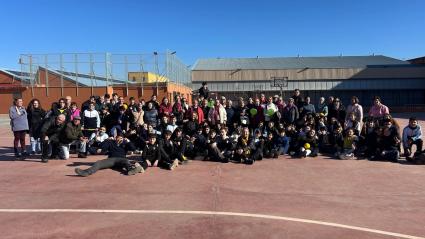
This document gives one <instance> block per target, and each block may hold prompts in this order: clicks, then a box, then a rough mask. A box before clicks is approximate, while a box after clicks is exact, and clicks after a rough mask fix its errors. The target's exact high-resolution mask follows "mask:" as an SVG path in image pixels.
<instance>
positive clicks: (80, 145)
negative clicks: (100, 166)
mask: <svg viewBox="0 0 425 239" xmlns="http://www.w3.org/2000/svg"><path fill="white" fill-rule="evenodd" d="M72 144H75V145H77V149H78V152H79V153H85V152H86V142H85V141H80V140H74V141H73V142H72V143H70V144H65V145H60V147H59V158H61V159H69V147H70V146H71V145H72Z"/></svg>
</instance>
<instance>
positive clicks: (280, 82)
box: [271, 77, 288, 88]
mask: <svg viewBox="0 0 425 239" xmlns="http://www.w3.org/2000/svg"><path fill="white" fill-rule="evenodd" d="M271 79H272V82H271V87H279V88H283V87H288V77H272V78H271Z"/></svg>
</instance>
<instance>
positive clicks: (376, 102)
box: [369, 96, 390, 119]
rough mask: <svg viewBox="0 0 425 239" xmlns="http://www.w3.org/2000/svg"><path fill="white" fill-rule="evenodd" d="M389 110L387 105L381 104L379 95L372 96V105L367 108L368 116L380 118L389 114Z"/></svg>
mask: <svg viewBox="0 0 425 239" xmlns="http://www.w3.org/2000/svg"><path fill="white" fill-rule="evenodd" d="M389 113H390V110H389V109H388V107H387V106H385V105H384V104H382V101H381V98H380V97H379V96H375V97H374V98H373V106H372V107H371V108H370V110H369V116H370V117H373V118H376V119H380V118H382V117H384V115H386V114H389Z"/></svg>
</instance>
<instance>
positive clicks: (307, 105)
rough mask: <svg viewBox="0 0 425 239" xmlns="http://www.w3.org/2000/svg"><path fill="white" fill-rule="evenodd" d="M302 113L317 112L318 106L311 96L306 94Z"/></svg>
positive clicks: (302, 114)
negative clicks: (314, 103) (315, 105)
mask: <svg viewBox="0 0 425 239" xmlns="http://www.w3.org/2000/svg"><path fill="white" fill-rule="evenodd" d="M300 114H301V116H304V115H307V114H313V115H315V114H316V108H315V107H314V105H313V104H312V103H311V99H310V96H306V97H305V98H304V105H303V107H301V109H300Z"/></svg>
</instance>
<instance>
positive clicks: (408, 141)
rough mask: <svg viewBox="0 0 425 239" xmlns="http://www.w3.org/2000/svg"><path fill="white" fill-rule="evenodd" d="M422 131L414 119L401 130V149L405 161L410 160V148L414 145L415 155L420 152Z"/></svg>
mask: <svg viewBox="0 0 425 239" xmlns="http://www.w3.org/2000/svg"><path fill="white" fill-rule="evenodd" d="M422 144H423V141H422V129H421V126H420V125H419V124H418V120H417V119H416V118H413V117H412V118H410V119H409V125H407V126H406V127H405V128H404V129H403V148H404V156H405V157H406V159H407V160H411V159H412V158H411V157H410V156H411V154H412V146H413V145H416V152H415V155H416V154H419V153H421V152H422Z"/></svg>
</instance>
